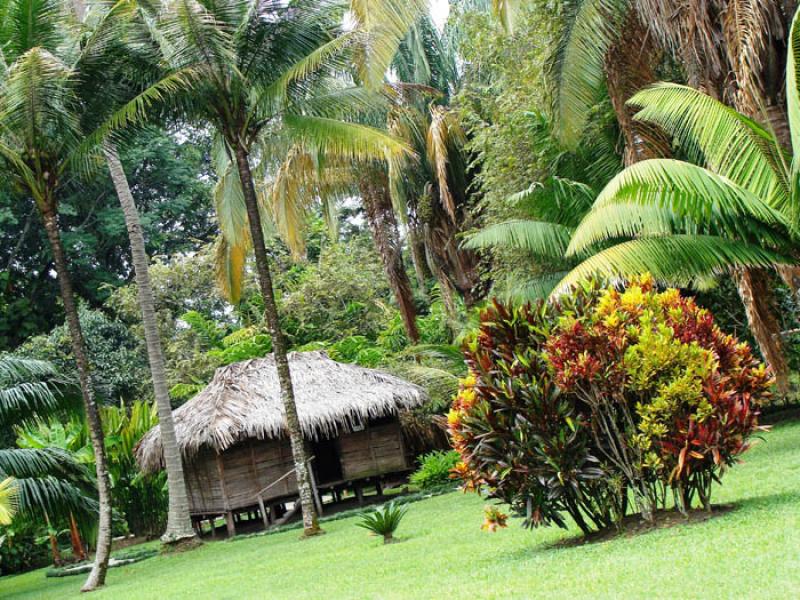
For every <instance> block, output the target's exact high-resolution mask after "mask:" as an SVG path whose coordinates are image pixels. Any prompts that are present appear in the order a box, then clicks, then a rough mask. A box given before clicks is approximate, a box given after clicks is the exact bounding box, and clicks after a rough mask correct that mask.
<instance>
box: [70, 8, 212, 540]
mask: <svg viewBox="0 0 800 600" xmlns="http://www.w3.org/2000/svg"><path fill="white" fill-rule="evenodd" d="M72 6H73V9H74V11H75V16H76V18H77V20H78V21H79V22H80V24H81V25H82V29H83V30H84V31H86V32H87V34H88V35H92V34H95V35H97V34H99V33H101V32H100V31H99V30H100V29H102V28H109V29H111V30H112V31H114V33H116V35H115V36H114V37H113V38H112V39H110V40H109V42H107V43H106V45H105V46H104V48H103V52H100V53H98V55H97V56H96V57H95V59H94V60H93V61H92V66H93V67H94V68H93V72H92V73H91V74H88V76H87V77H86V78H85V81H84V87H85V88H88V89H86V90H84V91H83V94H82V95H83V96H84V97H85V98H88V99H90V100H89V102H88V103H87V106H86V112H87V113H88V114H89V115H91V117H92V118H93V119H94V120H98V119H100V118H102V116H103V115H108V114H109V113H110V112H112V111H113V110H114V109H115V108H119V104H120V99H121V98H122V99H127V100H130V98H131V97H132V96H134V95H135V93H136V92H139V91H142V88H144V87H145V86H144V85H142V84H141V83H140V82H139V81H134V82H132V81H130V78H131V77H130V75H129V74H130V73H137V74H138V78H139V79H140V80H141V81H145V80H146V77H144V76H143V75H142V73H141V71H142V70H143V69H142V67H143V63H142V59H143V58H145V57H144V56H142V53H141V52H139V53H137V54H136V55H135V56H131V55H130V54H129V53H128V52H126V50H127V49H128V48H127V47H126V44H125V40H124V39H122V38H123V36H122V35H120V33H119V31H120V30H119V29H118V28H117V29H115V27H116V26H118V25H119V26H124V25H132V24H133V23H131V22H130V21H131V19H132V18H134V19H135V18H136V17H139V16H141V15H138V14H136V13H135V12H134V13H131V12H129V11H123V10H119V9H117V7H112V8H109V7H106V6H104V5H94V6H92V7H91V9H90V10H89V11H88V12H87V11H86V10H85V8H84V4H83V2H82V1H81V0H72ZM129 63H130V64H129ZM87 71H88V68H87ZM148 71H149V72H150V73H153V72H154V68H153V67H151V68H150V69H147V70H146V72H148ZM151 78H152V76H151ZM104 155H105V159H106V164H107V166H108V170H109V173H110V175H111V180H112V182H113V184H114V189H115V191H116V193H117V197H118V199H119V202H120V206H121V207H122V213H123V215H124V218H125V225H126V228H127V230H128V238H129V240H130V246H131V257H132V262H133V267H134V272H135V275H136V289H137V295H138V301H139V306H140V310H141V315H142V325H143V329H144V337H145V345H146V347H147V355H148V359H149V363H150V372H151V374H152V379H153V390H154V396H155V400H156V404H157V406H158V411H159V428H160V429H161V434H162V435H161V439H162V445H163V448H164V465H165V468H166V469H165V470H166V472H167V486H168V489H169V508H168V513H167V514H168V518H167V528H166V531H165V532H164V535H163V536H162V542H164V543H168V544H174V543H180V542H186V541H196V539H197V536H196V534H195V532H194V529H193V528H192V524H191V518H190V516H189V500H188V496H187V491H186V482H185V480H184V476H183V462H182V461H181V456H180V452H179V451H178V445H177V439H176V437H175V425H174V422H173V419H172V407H171V404H170V397H169V389H168V387H167V381H166V368H165V363H164V354H163V349H162V347H161V340H160V338H159V335H158V325H157V322H156V314H155V300H154V297H153V289H152V286H151V285H150V276H149V273H148V265H149V259H148V256H147V251H146V249H145V242H144V236H143V233H142V226H141V222H140V219H139V213H138V211H137V209H136V204H135V202H134V199H133V194H132V193H131V190H130V186H129V185H128V179H127V177H126V176H125V171H124V169H123V167H122V162H121V161H120V158H119V153H118V152H117V148H116V145H115V144H114V142H113V141H111V140H108V141H107V142H106V143H105V145H104Z"/></svg>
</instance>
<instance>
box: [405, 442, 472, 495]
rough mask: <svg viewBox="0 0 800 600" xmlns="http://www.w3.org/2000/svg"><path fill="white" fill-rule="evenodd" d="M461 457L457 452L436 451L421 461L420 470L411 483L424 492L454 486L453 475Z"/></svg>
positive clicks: (414, 474)
mask: <svg viewBox="0 0 800 600" xmlns="http://www.w3.org/2000/svg"><path fill="white" fill-rule="evenodd" d="M459 460H461V456H460V455H459V454H458V452H456V451H455V450H450V451H449V452H445V451H443V450H435V451H434V452H429V453H428V454H425V455H423V456H422V457H420V459H419V469H417V470H416V471H415V472H414V473H413V474H412V475H411V478H410V481H411V483H413V484H414V485H416V486H417V487H419V488H420V489H422V490H432V489H437V488H440V487H444V486H446V485H453V479H452V478H451V473H452V471H453V469H454V468H455V466H456V464H458V461H459Z"/></svg>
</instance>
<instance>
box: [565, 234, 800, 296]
mask: <svg viewBox="0 0 800 600" xmlns="http://www.w3.org/2000/svg"><path fill="white" fill-rule="evenodd" d="M776 264H794V260H793V259H792V258H791V257H788V256H785V255H781V254H779V253H777V252H773V251H770V250H767V249H765V248H762V247H759V246H757V245H754V244H747V243H744V242H739V241H734V240H727V239H724V238H720V237H713V236H704V235H671V236H666V237H660V238H643V239H637V240H632V241H629V242H624V243H622V244H618V245H616V246H612V247H611V248H608V249H606V250H603V251H602V252H599V253H597V254H595V255H593V256H591V257H590V258H587V259H586V260H585V261H583V262H582V263H581V264H580V265H578V266H577V267H576V268H574V269H573V270H572V271H571V272H570V273H569V275H567V276H566V277H565V278H564V279H562V280H561V282H560V283H559V284H558V287H557V288H556V290H555V291H554V294H561V293H564V292H565V291H567V290H568V289H570V288H571V287H572V286H574V285H576V284H577V283H578V282H580V281H582V280H584V279H589V278H592V277H618V278H622V279H626V278H630V277H634V276H636V275H639V274H641V273H647V272H649V273H652V275H653V276H654V277H655V278H656V279H657V280H659V281H662V282H664V283H666V284H669V285H674V286H677V287H689V286H691V285H692V284H693V283H695V282H696V281H698V280H705V279H707V278H708V277H712V276H716V275H720V274H722V273H725V272H728V271H730V270H731V269H733V268H736V267H763V268H771V267H773V266H774V265H776Z"/></svg>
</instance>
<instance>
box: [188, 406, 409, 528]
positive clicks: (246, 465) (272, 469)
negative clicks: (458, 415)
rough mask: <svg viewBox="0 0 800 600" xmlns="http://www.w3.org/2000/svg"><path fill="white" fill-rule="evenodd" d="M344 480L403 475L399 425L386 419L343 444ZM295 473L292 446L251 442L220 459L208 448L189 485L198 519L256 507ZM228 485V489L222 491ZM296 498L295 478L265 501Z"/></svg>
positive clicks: (199, 458)
mask: <svg viewBox="0 0 800 600" xmlns="http://www.w3.org/2000/svg"><path fill="white" fill-rule="evenodd" d="M338 442H339V453H340V457H339V458H340V461H341V465H342V475H343V479H344V480H345V481H354V480H356V479H363V478H366V477H373V476H376V475H382V474H386V473H394V472H398V471H404V470H406V469H407V468H408V465H409V461H408V459H407V457H406V452H405V446H404V444H403V436H402V431H401V428H400V423H399V422H398V421H397V420H396V419H382V420H380V421H377V422H372V423H370V424H369V425H368V426H367V427H366V428H365V429H364V430H363V431H356V432H352V433H347V434H343V435H342V436H340V437H339V438H338ZM293 468H294V461H293V459H292V449H291V445H290V443H289V441H288V440H285V439H284V440H246V441H244V442H240V443H238V444H236V445H234V446H232V447H231V448H228V449H227V450H226V451H225V452H223V453H222V454H221V455H220V456H219V460H218V457H217V454H216V452H214V451H213V450H211V449H209V448H203V449H202V450H200V452H198V454H197V456H196V457H195V458H194V459H193V460H192V461H191V462H190V463H189V464H188V468H187V469H186V483H187V486H188V488H189V503H190V509H191V512H192V513H193V514H198V515H199V514H213V513H222V512H225V511H226V510H229V509H230V510H236V509H239V508H245V507H250V506H253V505H255V504H256V502H257V500H256V494H257V493H258V492H260V491H261V490H262V489H264V488H265V487H266V486H267V485H269V484H270V483H273V482H275V481H277V480H278V479H280V478H281V477H283V476H284V475H285V474H286V473H288V472H289V471H291V470H292V469H293ZM223 484H224V488H223ZM296 493H297V479H296V477H295V475H294V473H292V474H291V475H289V476H288V477H286V478H285V479H283V480H282V481H280V482H279V483H277V484H276V485H274V486H273V487H271V488H270V489H269V490H268V491H267V492H266V493H265V494H264V496H263V499H264V500H270V499H273V498H282V497H286V496H291V495H293V494H296Z"/></svg>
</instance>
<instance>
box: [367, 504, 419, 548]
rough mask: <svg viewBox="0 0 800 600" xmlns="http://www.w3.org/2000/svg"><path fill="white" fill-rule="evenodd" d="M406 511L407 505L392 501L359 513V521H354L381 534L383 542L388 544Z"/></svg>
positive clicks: (376, 533) (368, 529)
mask: <svg viewBox="0 0 800 600" xmlns="http://www.w3.org/2000/svg"><path fill="white" fill-rule="evenodd" d="M407 512H408V507H407V506H398V505H397V504H395V503H394V502H389V504H384V505H383V506H381V507H378V508H373V509H371V510H368V511H365V512H364V513H362V514H361V521H359V522H358V523H356V525H357V526H358V527H363V528H364V529H366V530H367V531H371V532H372V533H374V534H375V535H382V536H383V543H384V544H389V543H391V541H392V540H393V539H394V532H395V531H397V528H398V527H399V526H400V521H402V520H403V517H405V516H406V513H407Z"/></svg>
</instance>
